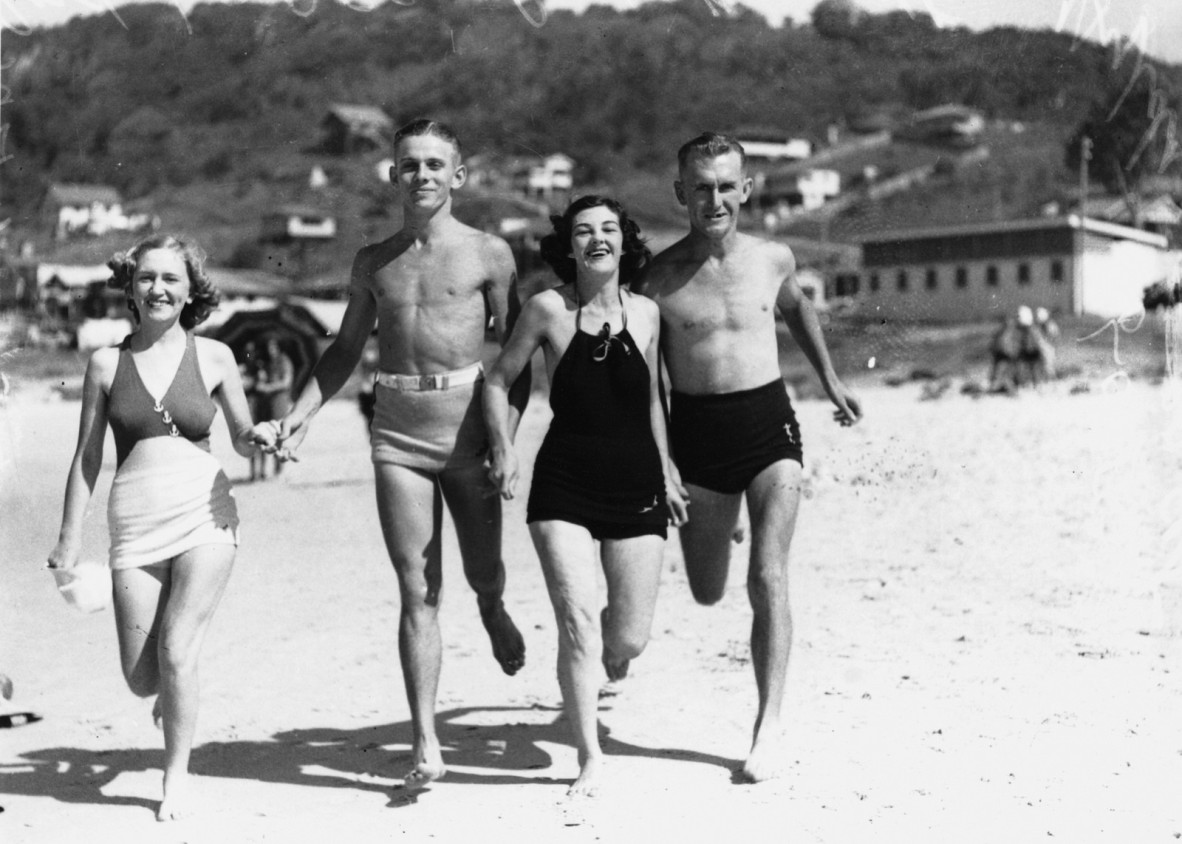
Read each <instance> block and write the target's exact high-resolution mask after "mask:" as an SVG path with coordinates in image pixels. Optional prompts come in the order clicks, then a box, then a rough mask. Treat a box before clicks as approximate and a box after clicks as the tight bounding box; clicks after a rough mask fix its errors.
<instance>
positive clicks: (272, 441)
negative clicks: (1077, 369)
mask: <svg viewBox="0 0 1182 844" xmlns="http://www.w3.org/2000/svg"><path fill="white" fill-rule="evenodd" d="M307 433H308V425H307V422H306V421H305V422H301V423H300V424H299V425H293V424H292V423H291V421H290V419H289V417H286V416H285V417H283V419H271V420H269V421H267V422H259V423H258V424H257V425H255V426H254V428H252V429H251V432H250V440H251V442H253V443H254V444H255V445H256V446H258V447H259V448H261V449H262V450H263V451H265V452H266V453H267V454H274V455H275V456H276V457H278V458H279V459H280V460H282V461H283V462H284V463H287V462H288V461H290V462H292V463H298V462H300V459H299V458H298V457H296V456H295V450H296V448H297V447H298V446H299V444H300V443H301V442H303V441H304V436H305V435H306V434H307Z"/></svg>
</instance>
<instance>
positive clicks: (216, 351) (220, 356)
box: [193, 337, 238, 371]
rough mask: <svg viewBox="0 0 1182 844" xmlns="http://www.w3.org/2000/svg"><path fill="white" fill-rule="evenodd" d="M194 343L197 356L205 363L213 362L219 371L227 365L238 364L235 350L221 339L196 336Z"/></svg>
mask: <svg viewBox="0 0 1182 844" xmlns="http://www.w3.org/2000/svg"><path fill="white" fill-rule="evenodd" d="M193 343H194V345H195V347H196V349H197V357H198V358H199V359H200V360H201V361H202V362H204V363H210V364H213V365H214V366H216V367H217V368H218V370H219V371H222V370H224V368H225V367H227V366H237V365H238V362H237V361H236V360H235V359H234V351H233V350H232V349H231V348H230V347H229V346H227V345H226V344H225V343H223V342H222V341H221V340H214V339H213V338H212V337H194V338H193Z"/></svg>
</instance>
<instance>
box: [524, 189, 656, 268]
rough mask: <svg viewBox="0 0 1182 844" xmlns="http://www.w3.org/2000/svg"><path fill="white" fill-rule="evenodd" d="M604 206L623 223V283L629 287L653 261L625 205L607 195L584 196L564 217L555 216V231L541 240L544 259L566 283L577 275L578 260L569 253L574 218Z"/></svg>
mask: <svg viewBox="0 0 1182 844" xmlns="http://www.w3.org/2000/svg"><path fill="white" fill-rule="evenodd" d="M601 206H602V207H604V208H607V209H608V210H610V211H611V212H612V213H613V214H615V215H616V217H617V218H618V219H619V221H620V231H621V232H623V235H624V254H622V255H621V256H620V284H621V285H623V286H624V287H627V286H628V285H629V284H631V283H632V282H633V281H635V280H636V279H637V278H638V277H639V276H640V271H641V270H643V269H644V267H645V266H647V265H648V262H649V261H651V260H652V257H653V253H652V252H650V251H649V249H648V247H647V246H645V245H644V238H642V237H641V236H640V226H638V225H636V221H635V220H633V219H632V218H631V217H629V216H628V212H627V211H625V210H624V206H623V205H621V204H620V203H619V202H617V201H616V200H614V199H612V198H610V197H607V196H598V195H596V194H589V195H587V196H581V197H579V198H578V199H576V200H575V201H574V202H572V203H571V204H570V205H568V206H567V209H566V210H565V211H563V212H562V214H561V215H557V214H556V215H554V216H552V217H551V218H550V224H551V225H552V226H554V231H553V232H551V233H550V234H548V235H546V236H545V237H543V238H542V244H541V252H542V260H543V261H545V262H546V263H547V264H549V265H550V266H551V267H553V269H554V273H555V274H556V275H557V276H558V277H559V278H560V279H562V281H563V282H564V283H566V284H570V283H571V282H573V281H574V280H575V277H576V276H577V275H578V271H577V269H576V265H575V259H574V258H572V257H571V254H570V252H571V245H570V242H571V235H572V232H573V230H574V222H575V217H577V216H578V215H579V214H580V213H581V212H583V211H586V210H587V209H588V208H599V207H601Z"/></svg>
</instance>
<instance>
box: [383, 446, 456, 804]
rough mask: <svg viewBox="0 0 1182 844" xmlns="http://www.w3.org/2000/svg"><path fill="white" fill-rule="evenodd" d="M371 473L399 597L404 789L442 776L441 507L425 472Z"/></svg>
mask: <svg viewBox="0 0 1182 844" xmlns="http://www.w3.org/2000/svg"><path fill="white" fill-rule="evenodd" d="M374 472H375V474H376V477H377V495H378V519H379V521H380V522H381V524H382V535H383V536H384V537H385V540H386V550H387V552H388V553H389V554H390V562H391V563H393V565H394V572H395V573H396V574H397V575H398V591H399V595H400V597H401V612H400V615H399V620H398V655H399V657H400V659H401V662H402V678H403V682H405V684H406V698H407V702H408V703H409V704H410V717H411V723H412V725H413V729H414V750H413V754H414V762H413V766H412V768H411V770H410V772H409V773H407V775H406V784H407V786H422V785H426V784H427V783H429V782H431V781H432V780H437V779H439V778H440V777H441V776H443V775H444V773H446V771H447V769H446V768H445V767H444V764H443V752H442V750H441V749H440V746H439V737H438V736H437V735H436V733H435V695H436V692H437V691H438V689H439V669H440V664H441V662H442V657H443V645H442V642H441V640H440V635H439V600H440V594H441V591H442V589H443V568H442V560H441V552H440V537H439V530H440V523H441V521H442V517H443V504H442V501H441V500H440V494H439V488H438V486H437V485H436V482H435V479H434V478H432V477H431V476H430V475H427V474H426V473H424V472H420V471H418V470H416V469H410V468H407V467H406V466H396V465H393V464H390V463H378V464H375V465H374Z"/></svg>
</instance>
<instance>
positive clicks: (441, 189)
mask: <svg viewBox="0 0 1182 844" xmlns="http://www.w3.org/2000/svg"><path fill="white" fill-rule="evenodd" d="M394 160H395V163H394V166H393V167H392V168H391V169H390V181H391V182H392V183H393V184H394V185H395V186H397V188H398V192H399V194H400V195H401V196H402V201H403V204H404V205H405V206H406V207H407V208H421V209H424V210H433V209H437V208H440V207H442V206H443V205H444V204H445V203H446V202H447V201H448V199H450V198H451V192H452V190H454V189H455V188H458V187H460V186H461V185H462V184H464V179H465V178H467V171H466V170H465V169H464V165H463V164H461V163H460V155H459V152H458V151H457V150H456V148H455V146H454V145H453V144H452V143H451V142H450V141H447V140H445V139H443V138H440V137H438V136H436V135H408V136H407V137H405V138H403V139H402V140H400V141H399V142H398V145H397V146H396V147H395V148H394Z"/></svg>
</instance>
